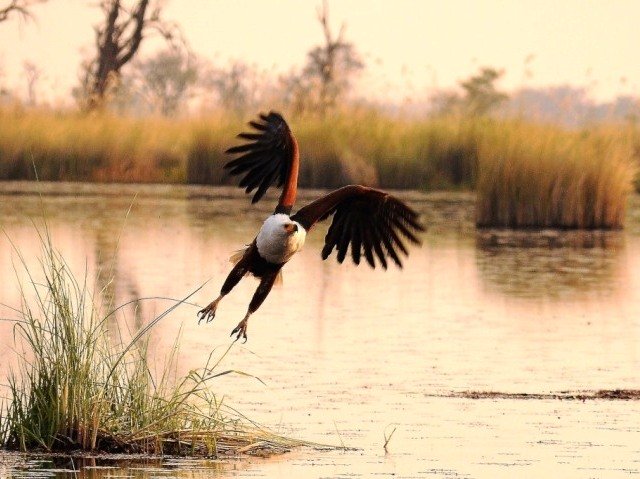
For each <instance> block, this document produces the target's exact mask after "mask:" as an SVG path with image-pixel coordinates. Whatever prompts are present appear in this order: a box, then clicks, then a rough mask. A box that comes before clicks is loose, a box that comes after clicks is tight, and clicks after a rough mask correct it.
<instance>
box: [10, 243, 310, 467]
mask: <svg viewBox="0 0 640 479" xmlns="http://www.w3.org/2000/svg"><path fill="white" fill-rule="evenodd" d="M41 238H42V244H43V254H42V259H41V262H40V264H41V269H42V271H40V272H36V273H34V274H32V272H31V271H29V269H28V267H27V262H26V259H25V258H23V257H22V256H20V254H19V251H18V250H17V248H15V249H16V252H17V254H18V257H19V258H20V261H19V264H20V267H21V268H24V269H25V272H26V275H27V277H28V278H30V283H29V284H28V285H27V286H25V287H24V289H23V290H22V297H23V305H22V308H21V310H20V311H19V312H20V318H19V320H18V321H17V323H16V327H15V336H16V349H17V354H18V362H17V367H15V368H14V369H13V371H12V372H11V373H10V375H9V379H8V389H9V399H8V402H5V404H4V407H3V411H2V417H1V421H0V439H1V442H2V445H3V446H4V447H5V448H8V449H13V450H20V451H34V450H36V451H47V452H56V451H61V452H68V451H72V450H74V451H75V450H84V451H94V452H108V453H113V452H126V453H142V454H154V455H157V454H179V455H204V456H216V457H217V456H220V455H229V454H260V455H269V454H274V453H280V452H284V451H287V450H289V449H290V448H292V447H294V446H297V445H301V444H302V443H301V442H299V441H294V440H290V439H287V438H284V437H281V436H277V435H275V434H271V433H269V432H268V431H265V430H264V429H262V428H261V427H259V426H258V425H256V424H254V423H252V422H251V421H249V420H248V419H247V418H245V417H243V416H241V415H240V414H238V413H236V412H234V411H233V410H232V409H230V408H227V407H226V406H225V405H224V404H223V402H222V400H220V399H219V398H218V397H217V396H216V395H215V394H214V393H213V392H212V389H211V386H212V384H211V383H212V382H213V380H214V379H215V378H218V377H220V376H222V375H226V374H229V373H234V372H236V373H237V371H232V370H226V371H223V370H221V369H220V362H221V361H222V359H223V358H224V356H225V355H226V354H227V353H228V352H229V349H231V346H229V349H227V351H226V352H225V353H224V354H222V355H221V356H219V357H217V359H213V357H214V356H213V353H212V355H211V356H210V358H209V361H208V362H207V364H206V365H205V366H204V367H203V368H201V369H199V370H194V371H191V372H189V373H188V374H187V375H186V376H184V377H180V376H179V375H178V374H177V373H176V364H177V363H176V361H177V353H176V351H177V346H176V347H175V348H174V350H173V351H174V352H173V354H170V355H169V356H168V358H167V359H166V362H165V364H164V365H163V367H162V368H160V371H159V372H155V367H152V364H150V361H149V360H148V357H149V356H148V351H147V338H148V333H149V331H150V330H151V329H152V327H153V326H154V325H155V324H157V322H158V321H159V320H160V319H162V318H163V317H164V316H166V314H168V313H169V312H171V311H172V310H173V309H175V307H177V305H179V304H181V302H176V304H175V305H174V306H172V307H171V308H169V309H168V310H167V311H165V313H163V314H162V315H160V316H158V317H157V318H155V319H154V320H153V321H151V322H150V323H149V324H148V325H147V326H146V327H145V328H143V330H142V331H140V332H138V333H137V334H135V335H133V338H132V339H130V340H129V341H124V340H123V336H124V335H123V334H121V331H120V330H119V329H118V327H117V322H116V321H115V319H114V315H115V311H111V312H110V313H108V314H101V313H100V311H101V308H99V307H98V306H96V305H94V303H93V297H92V295H91V294H90V292H89V290H88V286H87V284H88V280H87V278H86V276H85V277H83V278H82V279H80V280H78V279H77V278H76V277H75V276H74V275H73V274H72V272H71V271H70V269H69V267H68V265H67V264H66V263H65V261H64V258H62V256H61V255H60V254H59V253H58V252H57V251H56V250H55V249H54V248H53V246H52V244H51V240H50V238H49V236H48V235H47V234H44V235H42V236H41ZM36 276H38V277H41V279H36ZM232 344H233V343H232ZM240 374H244V373H240Z"/></svg>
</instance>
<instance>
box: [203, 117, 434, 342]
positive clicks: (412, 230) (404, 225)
mask: <svg viewBox="0 0 640 479" xmlns="http://www.w3.org/2000/svg"><path fill="white" fill-rule="evenodd" d="M249 125H251V126H252V127H253V128H254V129H255V132H252V133H240V134H239V135H238V137H239V138H242V139H243V140H246V142H244V143H243V144H241V145H238V146H234V147H232V148H229V149H228V150H227V151H226V153H228V154H231V155H237V157H236V158H235V159H233V160H232V161H230V162H228V163H227V164H226V165H225V166H224V168H225V169H227V170H228V171H229V173H230V174H231V175H239V176H242V179H241V180H240V185H239V186H240V187H242V188H245V191H246V193H251V192H253V191H254V190H255V193H254V195H253V199H252V200H251V202H252V203H256V202H257V201H259V200H260V198H262V197H263V196H264V194H265V193H266V191H267V189H268V188H269V187H270V186H272V185H273V184H274V183H277V186H278V187H283V186H284V188H283V190H282V194H281V195H280V200H279V201H278V206H276V209H275V211H274V212H273V214H272V215H271V216H269V217H268V218H267V219H266V220H265V222H264V223H263V225H262V227H261V228H260V231H259V232H258V235H257V236H256V237H255V239H254V240H253V241H252V242H251V244H250V245H249V246H247V248H245V249H244V250H242V251H240V252H238V253H237V254H235V255H233V256H232V257H231V260H232V262H233V263H235V265H234V267H233V269H232V270H231V272H230V273H229V275H228V276H227V279H226V280H225V282H224V284H223V285H222V289H221V290H220V295H219V296H218V297H217V298H216V299H215V300H213V301H212V302H211V303H210V304H209V305H208V306H207V307H205V308H204V309H202V310H200V311H199V312H198V317H199V321H198V322H201V321H203V320H205V321H206V322H210V321H211V320H213V318H214V317H215V314H216V309H217V307H218V304H220V301H221V300H222V298H223V297H224V296H226V295H227V294H229V292H230V291H231V290H232V289H233V288H234V286H235V285H236V284H238V282H239V281H240V280H241V279H242V278H243V277H244V276H245V275H247V274H252V275H253V276H255V277H257V278H259V280H260V284H259V286H258V288H257V289H256V291H255V293H254V295H253V298H252V299H251V302H250V303H249V308H248V310H247V314H246V316H245V317H244V319H243V320H242V321H240V322H239V323H238V325H237V326H236V327H235V328H234V329H233V331H231V336H233V335H236V341H237V340H238V339H240V338H243V339H244V340H245V342H246V340H247V325H248V321H249V316H251V314H253V313H254V312H256V310H257V309H258V308H259V307H260V305H261V304H262V303H263V301H264V300H265V299H266V297H267V295H268V294H269V292H270V291H271V288H272V287H273V285H274V284H275V283H276V281H277V280H278V278H279V277H280V274H281V269H282V267H283V266H284V265H285V264H286V263H287V261H289V260H290V259H291V257H292V256H293V255H294V254H296V253H297V252H298V251H300V248H302V245H304V241H305V238H306V236H307V233H309V231H311V229H312V228H313V227H314V225H315V224H316V223H318V222H319V221H323V220H326V219H327V218H329V217H331V216H333V220H332V222H331V226H329V230H328V232H327V235H326V237H325V241H324V247H323V248H322V259H323V260H325V259H327V258H328V257H329V255H330V254H331V252H332V251H333V250H334V249H336V251H337V259H338V262H340V263H342V262H343V261H344V259H345V258H346V256H347V250H348V249H349V247H350V250H351V258H352V259H353V262H354V263H355V264H360V261H361V259H362V258H363V257H364V259H365V260H366V262H367V263H368V264H369V265H370V266H371V267H372V268H375V267H376V260H377V262H378V263H379V264H380V265H381V266H382V267H383V268H384V269H386V268H387V265H388V263H389V261H392V262H393V263H395V264H396V265H397V266H399V267H402V262H401V259H400V257H401V255H408V254H409V252H408V250H407V248H406V246H405V244H404V243H403V239H406V240H408V241H409V242H411V243H414V244H418V245H419V244H420V240H419V239H418V234H419V232H420V231H424V228H423V226H422V225H421V224H420V222H419V220H418V215H417V214H416V212H415V211H414V210H412V209H411V208H410V207H409V206H407V205H406V204H405V203H403V202H402V201H400V200H399V199H398V198H396V197H394V196H392V195H390V194H389V193H386V192H384V191H381V190H378V189H374V188H369V187H366V186H361V185H349V186H344V187H342V188H339V189H337V190H335V191H332V192H331V193H329V194H327V195H325V196H323V197H322V198H318V199H317V200H315V201H313V202H311V203H310V204H308V205H306V206H304V207H302V208H301V209H299V210H298V211H297V212H296V213H295V214H291V212H292V209H293V205H294V203H295V201H296V191H297V186H298V169H299V166H300V154H299V151H298V143H297V141H296V139H295V137H294V136H293V133H292V132H291V129H290V128H289V125H287V122H286V121H285V120H284V118H283V117H282V116H281V115H280V114H279V113H276V112H273V111H272V112H270V113H269V114H268V115H265V114H260V115H259V120H258V121H250V122H249Z"/></svg>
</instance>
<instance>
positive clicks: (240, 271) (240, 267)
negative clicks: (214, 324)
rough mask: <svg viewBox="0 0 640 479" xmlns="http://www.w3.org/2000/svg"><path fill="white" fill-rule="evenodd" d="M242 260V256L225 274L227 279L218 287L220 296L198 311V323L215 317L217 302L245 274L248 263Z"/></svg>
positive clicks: (209, 320)
mask: <svg viewBox="0 0 640 479" xmlns="http://www.w3.org/2000/svg"><path fill="white" fill-rule="evenodd" d="M243 260H244V258H243V259H242V260H240V261H239V262H238V264H236V265H235V266H234V267H233V269H232V270H231V272H230V273H229V275H228V276H227V279H226V280H225V281H224V284H223V285H222V288H221V289H220V296H218V297H217V298H216V299H214V300H213V301H211V303H209V304H208V305H207V306H206V307H205V308H203V309H201V310H200V311H198V317H199V319H198V324H200V323H201V322H202V321H203V320H205V321H206V322H207V323H209V322H211V321H212V320H213V318H215V317H216V309H217V308H218V303H219V302H220V300H221V299H222V298H223V297H224V296H226V295H227V294H229V292H230V291H231V290H232V289H233V288H234V286H235V285H236V284H238V283H239V282H240V280H241V279H242V278H243V276H244V275H245V274H247V272H248V265H247V264H246V261H243Z"/></svg>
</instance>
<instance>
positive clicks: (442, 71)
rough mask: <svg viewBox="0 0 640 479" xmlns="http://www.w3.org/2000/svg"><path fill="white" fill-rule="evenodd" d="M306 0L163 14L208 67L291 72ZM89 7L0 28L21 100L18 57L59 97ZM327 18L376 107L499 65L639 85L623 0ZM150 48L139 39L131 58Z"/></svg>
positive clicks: (193, 7) (527, 83)
mask: <svg viewBox="0 0 640 479" xmlns="http://www.w3.org/2000/svg"><path fill="white" fill-rule="evenodd" d="M320 4H321V2H319V1H316V0H308V1H306V0H305V1H296V0H282V1H279V2H277V3H275V4H274V3H266V2H260V1H259V0H244V1H238V2H228V1H221V0H180V2H178V1H177V0H170V1H168V2H167V5H166V11H165V14H164V17H165V19H167V20H170V21H175V22H177V23H178V24H179V25H180V26H181V28H182V31H183V33H184V36H185V37H186V39H187V41H188V42H189V45H190V47H191V49H192V50H193V51H194V52H195V53H196V54H197V55H199V56H200V57H203V58H205V59H208V60H209V61H212V62H214V63H217V64H226V63H228V62H229V61H230V60H241V61H244V62H246V63H248V64H252V65H255V66H257V67H258V68H260V69H265V70H269V71H273V72H287V71H290V70H291V69H292V68H297V67H300V66H301V65H302V64H303V63H304V61H305V57H306V53H307V51H308V50H309V49H310V48H311V47H313V46H314V45H316V44H318V43H320V42H321V41H322V32H321V29H320V26H319V24H318V22H317V19H316V9H317V8H318V6H319V5H320ZM91 5H92V4H91V3H90V2H82V1H79V0H66V1H64V2H63V1H62V0H49V2H48V3H46V4H43V5H36V6H34V7H33V14H34V16H35V21H27V22H25V21H22V20H20V19H19V18H17V17H12V18H10V19H9V20H7V21H5V22H3V23H2V24H0V44H2V45H3V47H4V48H2V49H1V50H0V72H1V73H0V74H1V75H2V76H0V82H2V84H3V85H4V86H5V87H6V88H7V89H8V90H10V91H12V92H15V93H17V94H18V96H19V97H24V96H25V92H26V82H25V81H24V79H23V63H24V62H25V61H29V62H32V63H34V64H35V65H37V66H38V68H40V69H41V71H42V78H41V80H40V82H39V89H40V91H39V97H40V99H41V100H43V101H48V102H52V103H57V102H60V101H62V100H63V101H67V102H68V101H70V92H71V88H72V87H73V86H75V85H76V84H77V82H78V80H77V79H78V72H79V67H80V63H81V61H82V60H83V59H84V58H86V57H88V56H89V55H90V54H91V53H92V49H93V48H94V43H93V42H94V33H93V25H95V24H96V23H98V22H99V21H100V16H101V15H100V10H99V9H98V8H97V7H96V6H91ZM329 7H330V21H331V25H332V28H333V30H334V31H335V32H336V33H337V31H338V30H339V28H340V25H341V24H343V23H344V24H345V25H346V32H345V34H346V36H345V38H346V39H347V40H348V41H350V42H352V43H353V44H354V45H355V46H356V48H357V50H358V51H359V52H360V53H361V55H362V57H363V58H364V59H365V62H366V69H365V70H364V72H363V73H362V74H361V77H360V79H359V81H358V84H357V90H358V92H359V94H360V95H362V96H366V97H369V98H373V99H376V100H378V101H383V102H391V103H402V102H403V101H405V100H406V99H408V98H411V99H414V100H416V99H417V100H420V99H425V98H427V97H428V96H429V95H430V94H431V93H433V92H435V91H437V90H444V89H451V88H455V87H456V86H457V84H458V82H459V81H460V80H462V79H464V78H467V77H469V76H470V75H472V74H474V73H475V72H477V71H478V69H479V68H480V67H483V66H491V67H495V68H497V69H504V70H505V75H504V78H502V79H501V81H500V83H499V85H500V87H501V88H503V89H505V90H507V91H514V90H517V89H519V88H544V87H552V86H558V85H571V86H574V87H578V88H585V89H586V90H587V92H588V93H589V96H590V97H591V98H593V99H595V100H597V101H608V100H611V99H613V98H615V97H616V96H619V95H637V92H638V91H640V89H639V87H640V64H638V62H637V61H636V59H635V45H636V44H637V41H638V40H639V39H640V38H639V37H640V34H638V32H637V30H636V27H635V25H634V19H635V18H638V15H639V14H640V2H635V1H632V0H618V1H612V2H604V1H581V0H567V1H563V2H554V1H550V0H544V1H537V2H533V1H507V0H483V1H481V2H466V1H463V0H456V1H451V2H436V1H425V2H417V1H411V0H399V1H395V2H393V4H391V3H390V2H371V1H366V0H347V1H343V2H336V1H333V2H329ZM158 47H159V45H158V42H154V41H150V42H147V43H145V42H143V48H142V49H141V51H140V54H141V56H145V55H148V54H149V53H151V52H153V51H154V50H155V49H157V48H158Z"/></svg>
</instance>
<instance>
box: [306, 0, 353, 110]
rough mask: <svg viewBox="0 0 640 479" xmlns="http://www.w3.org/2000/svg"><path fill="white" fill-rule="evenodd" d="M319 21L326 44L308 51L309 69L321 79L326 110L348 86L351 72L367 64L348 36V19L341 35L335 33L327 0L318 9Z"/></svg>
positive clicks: (322, 105) (321, 104) (320, 91)
mask: <svg viewBox="0 0 640 479" xmlns="http://www.w3.org/2000/svg"><path fill="white" fill-rule="evenodd" d="M318 21H319V22H320V25H321V26H322V33H323V34H324V45H320V46H317V47H315V48H313V49H312V50H311V51H310V52H309V53H308V60H307V66H306V67H305V73H306V74H307V75H308V76H311V77H316V78H318V79H319V80H320V86H319V92H318V94H319V103H320V108H321V109H322V111H325V110H326V109H327V108H331V107H333V106H334V105H335V103H336V100H337V99H338V97H339V96H340V95H341V94H342V93H344V92H345V91H346V90H347V89H348V87H349V83H350V80H351V75H352V74H353V73H354V72H356V71H358V70H361V69H362V68H364V63H363V62H362V60H361V59H360V56H359V55H358V53H357V52H356V49H355V47H354V46H353V44H352V43H349V42H347V41H345V40H344V31H345V28H346V27H345V24H344V23H343V24H342V25H341V26H340V32H339V33H338V36H337V37H334V36H333V34H332V32H331V27H330V25H329V5H328V3H327V0H324V1H323V2H322V8H319V9H318Z"/></svg>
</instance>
